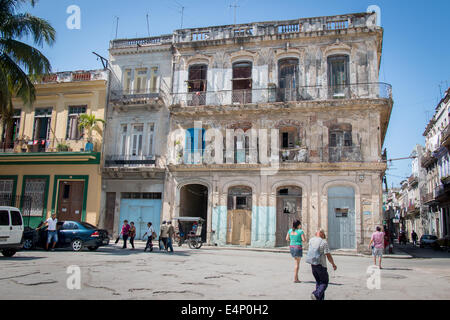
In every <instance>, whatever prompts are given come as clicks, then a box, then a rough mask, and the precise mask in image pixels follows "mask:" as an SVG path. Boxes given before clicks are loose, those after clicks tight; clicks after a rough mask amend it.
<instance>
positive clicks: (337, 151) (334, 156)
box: [327, 145, 362, 162]
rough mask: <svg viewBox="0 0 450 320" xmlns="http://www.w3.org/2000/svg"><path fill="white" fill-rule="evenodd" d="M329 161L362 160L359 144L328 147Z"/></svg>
mask: <svg viewBox="0 0 450 320" xmlns="http://www.w3.org/2000/svg"><path fill="white" fill-rule="evenodd" d="M327 149H328V159H329V161H330V162H360V161H362V155H361V147H360V146H355V145H353V146H341V147H328V148H327Z"/></svg>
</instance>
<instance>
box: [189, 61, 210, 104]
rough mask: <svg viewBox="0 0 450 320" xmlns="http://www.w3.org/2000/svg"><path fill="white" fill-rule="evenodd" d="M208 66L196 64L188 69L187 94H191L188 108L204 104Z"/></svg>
mask: <svg viewBox="0 0 450 320" xmlns="http://www.w3.org/2000/svg"><path fill="white" fill-rule="evenodd" d="M207 73H208V66H207V65H204V64H196V65H192V66H190V67H189V80H188V92H192V93H193V94H192V95H190V98H189V99H190V100H188V105H189V106H199V105H205V104H206V95H205V92H206V85H207V82H206V81H207Z"/></svg>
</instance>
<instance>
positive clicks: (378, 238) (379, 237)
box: [369, 227, 384, 269]
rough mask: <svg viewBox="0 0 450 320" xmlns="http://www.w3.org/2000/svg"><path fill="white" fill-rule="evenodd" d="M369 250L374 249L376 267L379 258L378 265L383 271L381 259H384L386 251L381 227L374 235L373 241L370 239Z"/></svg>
mask: <svg viewBox="0 0 450 320" xmlns="http://www.w3.org/2000/svg"><path fill="white" fill-rule="evenodd" d="M372 244H373V245H372ZM369 249H372V255H373V262H374V264H375V265H377V257H379V262H378V264H379V266H380V269H381V258H382V257H383V250H384V232H381V228H380V227H377V231H376V232H374V233H373V234H372V239H370V243H369Z"/></svg>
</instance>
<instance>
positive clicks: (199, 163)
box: [102, 13, 393, 251]
mask: <svg viewBox="0 0 450 320" xmlns="http://www.w3.org/2000/svg"><path fill="white" fill-rule="evenodd" d="M382 41H383V29H382V28H381V27H380V26H377V25H376V14H375V13H361V14H349V15H342V16H333V17H317V18H307V19H298V20H289V21H272V22H256V23H249V24H240V25H227V26H213V27H206V28H197V29H181V30H176V31H175V32H174V33H173V34H172V35H164V36H161V37H153V38H144V39H125V40H115V41H113V42H112V44H111V48H110V58H111V69H112V73H111V74H112V79H111V88H110V89H111V90H110V98H109V102H110V103H109V107H108V116H107V120H108V128H107V135H106V136H105V163H104V168H103V177H104V183H103V188H102V191H103V199H105V201H104V205H103V208H102V212H103V214H104V221H105V225H108V224H109V225H110V228H113V229H114V230H117V229H118V227H119V225H120V222H121V220H123V218H126V217H130V216H131V217H132V218H133V219H135V220H137V221H138V222H141V220H142V221H143V222H147V221H152V222H155V221H156V222H157V226H159V221H160V220H159V216H158V214H156V213H155V215H152V216H149V215H144V214H142V212H150V211H152V210H156V209H155V208H156V207H157V205H159V204H156V203H153V204H151V202H150V200H155V198H157V200H159V201H161V202H162V203H161V207H162V209H161V210H162V211H161V220H170V219H172V218H174V217H179V216H197V217H202V218H204V219H205V220H206V227H205V228H204V234H203V237H204V239H205V240H206V241H207V242H208V243H210V244H213V245H220V246H223V245H242V246H254V247H274V246H285V245H286V241H285V236H286V233H287V230H288V229H289V227H290V226H291V224H292V221H293V220H294V219H300V220H301V221H302V223H303V228H304V229H305V231H306V234H307V236H308V237H311V236H312V235H313V234H314V232H315V230H316V229H317V228H324V229H325V230H326V231H327V233H328V236H329V242H330V245H331V246H332V248H342V249H353V250H359V251H363V250H365V249H366V248H367V244H368V241H369V240H370V235H371V233H372V232H373V230H374V228H375V226H377V225H380V224H381V223H382V176H383V174H384V171H385V170H386V163H385V162H384V161H383V159H382V156H381V150H382V146H383V143H384V138H385V134H386V130H387V126H388V123H389V118H390V114H391V110H392V106H393V101H392V96H391V87H390V85H388V84H384V83H379V79H378V73H379V68H380V61H381V52H382ZM154 70H156V71H155V73H154ZM150 88H153V89H156V92H153V91H151V90H150V91H145V90H149V89H150ZM117 90H118V93H119V94H118V95H117V94H115V92H117ZM133 90H134V91H133ZM139 90H144V91H145V92H139ZM152 124H153V127H152ZM139 126H141V127H139ZM137 127H139V128H140V129H139V130H140V131H142V132H143V133H142V135H137V136H136V132H135V131H133V130H136V128H137ZM150 128H153V130H150ZM150 136H152V137H154V140H151V139H150ZM136 137H137V138H136ZM140 137H142V151H141V152H136V147H135V146H136V145H139V142H138V141H140V140H139V139H141V138H140ZM136 139H137V140H136ZM150 141H153V142H150ZM149 143H150V144H151V145H152V148H154V149H152V151H151V150H150V149H149V148H150V147H149V146H150V145H149ZM152 156H154V157H152ZM136 157H137V158H136ZM158 159H160V160H161V161H158ZM159 193H163V194H162V195H159ZM145 200H147V201H145ZM152 205H154V208H153V209H149V208H146V207H148V206H152ZM152 212H156V211H152ZM129 213H130V214H129ZM131 213H132V214H131ZM149 219H151V220H149ZM129 220H130V219H129ZM141 233H142V232H141ZM138 234H139V233H138Z"/></svg>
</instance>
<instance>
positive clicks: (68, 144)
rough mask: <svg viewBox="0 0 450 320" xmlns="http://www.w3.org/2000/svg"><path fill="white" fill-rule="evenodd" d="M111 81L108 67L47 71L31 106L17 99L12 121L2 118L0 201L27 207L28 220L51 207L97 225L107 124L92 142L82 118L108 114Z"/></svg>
mask: <svg viewBox="0 0 450 320" xmlns="http://www.w3.org/2000/svg"><path fill="white" fill-rule="evenodd" d="M107 80H108V73H107V72H106V71H104V70H92V71H74V72H60V73H56V74H51V75H48V76H46V77H44V78H43V79H42V81H41V82H40V83H37V84H36V85H35V87H36V101H35V102H34V103H33V104H32V105H31V106H28V105H23V103H22V101H21V100H19V99H14V100H13V108H14V111H13V118H12V121H7V120H6V119H2V125H1V128H0V132H1V133H2V146H1V150H0V203H1V204H9V205H13V206H18V207H21V208H22V209H24V216H25V219H24V220H25V224H26V225H29V226H31V227H35V226H37V225H38V224H39V223H40V222H41V221H42V220H44V219H46V218H47V217H48V216H49V215H50V213H51V212H55V213H57V215H58V219H60V220H75V221H86V222H89V223H91V224H98V222H99V211H100V210H99V209H100V190H101V175H100V160H101V148H102V135H101V128H102V127H103V125H102V124H101V123H99V124H98V125H99V127H100V130H98V132H99V133H97V132H95V131H94V132H93V136H92V141H91V142H92V144H91V143H89V144H88V134H87V131H88V130H86V129H85V130H81V129H80V128H79V118H80V115H82V114H92V115H95V117H96V118H97V119H104V112H105V104H106V92H107Z"/></svg>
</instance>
